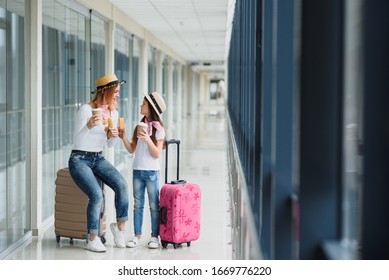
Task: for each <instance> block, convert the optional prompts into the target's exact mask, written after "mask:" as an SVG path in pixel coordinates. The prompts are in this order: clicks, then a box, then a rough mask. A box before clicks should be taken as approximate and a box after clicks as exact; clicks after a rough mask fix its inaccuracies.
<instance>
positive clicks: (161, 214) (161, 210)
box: [159, 206, 167, 225]
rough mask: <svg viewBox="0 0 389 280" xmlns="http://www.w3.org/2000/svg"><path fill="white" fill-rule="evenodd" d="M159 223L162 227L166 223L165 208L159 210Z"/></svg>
mask: <svg viewBox="0 0 389 280" xmlns="http://www.w3.org/2000/svg"><path fill="white" fill-rule="evenodd" d="M160 212H161V213H160V215H159V217H160V222H161V224H162V225H166V222H167V207H166V206H162V207H161V209H160Z"/></svg>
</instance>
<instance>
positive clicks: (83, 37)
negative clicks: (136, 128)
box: [42, 0, 90, 221]
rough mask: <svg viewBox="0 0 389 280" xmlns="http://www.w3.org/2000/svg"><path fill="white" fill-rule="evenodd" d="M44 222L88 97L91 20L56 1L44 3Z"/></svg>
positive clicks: (50, 209)
mask: <svg viewBox="0 0 389 280" xmlns="http://www.w3.org/2000/svg"><path fill="white" fill-rule="evenodd" d="M42 7H43V22H42V23H43V27H42V69H43V72H42V122H43V123H42V127H43V131H42V151H43V161H42V169H43V177H42V182H43V185H42V187H43V191H42V201H43V202H44V204H43V207H42V220H43V221H44V220H46V219H48V218H50V217H51V216H52V215H53V212H54V199H53V198H54V188H53V187H52V185H53V182H54V181H55V177H56V172H57V170H59V169H60V168H63V167H66V166H67V161H68V158H69V155H70V150H71V148H72V145H73V126H74V117H75V114H76V111H77V110H78V106H79V105H80V104H83V103H85V102H86V99H87V97H89V92H90V85H89V80H90V78H89V65H88V61H89V58H88V53H87V46H88V42H89V41H88V40H89V39H88V36H89V34H90V32H89V27H88V26H89V24H88V23H89V17H88V16H85V14H88V13H86V12H85V11H84V12H83V13H79V12H77V11H75V10H73V9H72V8H71V7H69V6H67V5H64V4H63V3H62V2H60V1H55V0H44V1H43V6H42Z"/></svg>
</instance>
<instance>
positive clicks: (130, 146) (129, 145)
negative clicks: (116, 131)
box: [119, 131, 136, 154]
mask: <svg viewBox="0 0 389 280" xmlns="http://www.w3.org/2000/svg"><path fill="white" fill-rule="evenodd" d="M121 133H123V137H121V138H122V140H123V144H124V147H126V149H127V151H128V152H129V153H130V154H132V153H133V152H134V151H135V148H136V143H134V141H128V138H127V136H126V132H125V131H123V132H121ZM120 136H121V135H119V137H120Z"/></svg>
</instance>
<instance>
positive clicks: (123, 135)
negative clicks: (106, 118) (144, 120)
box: [118, 128, 126, 139]
mask: <svg viewBox="0 0 389 280" xmlns="http://www.w3.org/2000/svg"><path fill="white" fill-rule="evenodd" d="M118 131H119V137H120V138H121V139H123V138H124V137H126V129H125V128H122V129H120V128H119V130H118Z"/></svg>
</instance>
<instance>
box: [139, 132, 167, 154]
mask: <svg viewBox="0 0 389 280" xmlns="http://www.w3.org/2000/svg"><path fill="white" fill-rule="evenodd" d="M157 134H158V135H156V137H157V139H159V140H157V143H156V144H154V142H153V140H151V138H150V136H149V135H148V134H147V133H146V132H145V131H142V132H139V134H138V136H139V138H140V139H143V140H144V141H146V143H147V146H148V148H149V150H150V153H151V154H152V156H153V157H155V158H159V157H160V156H161V153H162V148H163V142H164V137H165V132H164V131H162V132H157Z"/></svg>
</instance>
